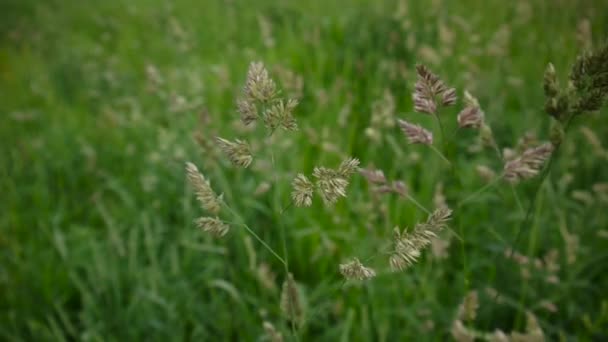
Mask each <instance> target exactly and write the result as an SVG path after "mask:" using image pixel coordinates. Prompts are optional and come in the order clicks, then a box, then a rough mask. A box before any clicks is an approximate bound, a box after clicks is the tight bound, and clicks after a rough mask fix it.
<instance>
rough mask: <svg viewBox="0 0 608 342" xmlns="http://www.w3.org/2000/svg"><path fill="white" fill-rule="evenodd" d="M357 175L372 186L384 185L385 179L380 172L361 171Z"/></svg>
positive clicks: (372, 170)
mask: <svg viewBox="0 0 608 342" xmlns="http://www.w3.org/2000/svg"><path fill="white" fill-rule="evenodd" d="M359 173H361V175H363V177H365V179H367V181H368V182H370V183H374V184H385V183H386V177H385V176H384V172H383V171H382V170H374V169H361V170H359Z"/></svg>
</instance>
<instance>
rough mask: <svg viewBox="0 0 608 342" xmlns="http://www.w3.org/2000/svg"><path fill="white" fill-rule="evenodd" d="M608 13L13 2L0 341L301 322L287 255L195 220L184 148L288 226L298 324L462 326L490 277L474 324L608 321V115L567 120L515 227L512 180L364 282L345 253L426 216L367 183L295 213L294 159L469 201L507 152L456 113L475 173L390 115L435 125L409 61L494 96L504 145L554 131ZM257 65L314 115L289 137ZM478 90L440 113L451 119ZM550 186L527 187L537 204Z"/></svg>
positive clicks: (6, 63) (153, 336)
mask: <svg viewBox="0 0 608 342" xmlns="http://www.w3.org/2000/svg"><path fill="white" fill-rule="evenodd" d="M607 32H608V4H607V3H606V2H605V1H602V0H551V1H549V0H547V1H540V0H539V1H524V0H513V1H498V0H484V1H479V0H471V1H458V2H457V1H447V0H444V1H440V0H434V1H401V2H400V1H362V0H354V1H353V0H350V1H345V0H336V1H320V0H311V1H276V2H274V1H268V0H259V1H244V0H243V1H241V0H233V1H229V0H226V1H213V0H207V1H192V0H177V1H165V2H163V1H149V0H129V1H125V0H107V1H100V2H91V1H73V0H66V1H58V0H48V1H33V0H25V1H16V0H3V1H0V41H1V45H0V110H1V113H0V141H1V143H0V190H1V191H0V339H2V340H7V341H21V340H33V341H44V340H58V341H61V340H86V341H89V340H91V341H125V340H127V341H128V340H160V341H167V340H211V341H215V340H245V341H255V340H266V337H265V336H264V330H263V328H262V322H264V321H269V322H272V323H273V324H274V325H275V326H276V328H277V329H278V330H280V331H282V333H283V335H284V337H285V339H286V340H292V339H294V336H292V335H291V332H290V329H289V327H288V325H287V324H286V323H285V322H284V320H283V319H282V317H281V314H280V310H279V298H280V286H281V283H282V281H283V279H284V278H285V274H284V272H283V271H282V267H281V265H280V264H279V263H277V262H276V260H275V259H273V257H272V256H271V255H270V254H269V253H267V252H266V250H264V249H263V248H262V247H260V245H259V244H257V242H256V241H255V240H252V239H251V237H249V236H248V235H247V234H246V233H245V232H244V231H242V229H240V228H239V227H238V226H237V227H232V231H231V233H230V234H229V235H228V236H227V237H225V238H224V239H221V240H217V239H213V238H211V237H209V236H207V235H206V234H203V233H202V232H200V231H198V230H197V229H196V228H195V226H194V224H193V220H194V219H195V218H196V217H198V216H200V215H201V210H200V208H199V207H198V204H197V203H196V202H195V199H194V196H193V194H192V191H191V189H190V188H189V187H188V186H187V184H186V182H185V175H184V162H185V161H192V162H194V163H196V164H197V165H198V166H199V168H200V169H201V171H202V172H203V173H204V174H205V175H206V176H207V177H208V178H209V179H210V180H211V184H212V185H213V186H214V189H215V190H216V191H217V192H219V193H224V196H225V200H226V202H227V203H229V204H230V205H231V206H232V207H233V208H234V209H235V210H236V211H238V212H239V213H240V215H241V216H242V217H243V218H244V219H245V221H246V222H247V223H248V224H249V225H250V226H251V227H252V228H253V229H254V230H256V232H257V233H258V234H259V235H260V236H262V237H263V238H264V239H265V240H266V241H268V243H269V244H270V245H271V246H273V247H274V248H276V249H277V250H281V247H280V246H281V242H280V237H279V229H278V227H279V226H280V225H283V226H284V227H286V230H287V242H288V246H289V262H290V271H291V272H292V273H293V274H294V277H295V279H296V281H297V282H298V284H299V286H300V290H301V292H302V297H303V300H304V302H305V306H306V322H305V324H304V325H303V326H302V327H301V328H300V329H299V331H298V337H299V339H300V340H327V341H336V340H344V341H349V340H353V341H358V340H380V341H395V340H412V341H418V340H446V339H450V338H451V337H450V336H451V335H450V327H451V324H452V321H453V320H454V318H455V315H456V312H457V309H458V305H459V304H460V302H461V301H462V299H463V297H464V296H465V295H466V294H467V293H468V292H469V291H472V290H476V291H478V294H479V301H480V308H479V312H478V317H477V319H476V320H475V322H474V323H473V324H472V325H471V327H472V328H473V327H474V328H475V329H477V330H479V331H484V332H492V331H494V330H495V329H501V330H503V331H505V332H506V333H508V332H510V331H512V330H518V331H521V330H523V329H524V327H525V313H526V312H533V313H534V314H535V315H536V317H537V318H538V320H539V322H540V324H541V326H542V328H543V330H544V332H545V335H546V337H547V339H548V340H558V339H564V340H577V339H578V340H582V341H585V340H596V341H599V340H604V339H608V328H607V327H608V298H607V297H606V293H607V290H608V278H607V277H606V272H607V271H608V269H607V266H606V265H607V261H608V260H607V258H608V254H607V251H608V249H607V247H608V230H606V229H607V228H608V217H607V215H606V207H607V205H608V203H607V201H606V197H607V196H608V191H607V190H606V182H608V167H607V166H606V162H607V160H608V151H607V150H605V149H604V147H603V146H608V145H607V144H608V142H607V141H606V135H607V133H608V127H607V126H606V123H607V119H606V114H608V113H607V111H606V110H603V111H602V112H601V113H594V114H590V115H587V116H585V117H582V118H579V119H577V120H576V121H575V122H574V123H573V125H572V126H571V127H570V129H569V132H568V135H567V141H566V143H565V144H564V145H563V147H562V149H561V150H560V153H559V155H558V157H557V160H556V161H555V163H554V165H553V167H552V169H551V173H550V175H549V177H548V178H547V180H546V181H545V182H544V183H543V184H542V186H541V188H540V191H539V196H538V201H537V205H536V206H535V207H534V214H533V220H531V222H529V224H527V225H525V226H524V227H522V228H523V233H522V236H521V239H519V240H518V243H517V244H516V245H513V243H514V242H513V241H514V239H515V236H516V235H517V231H518V229H519V226H520V224H521V222H522V220H523V217H524V214H523V213H522V211H521V210H520V208H519V207H518V205H517V202H516V197H515V196H514V195H513V192H512V191H511V189H510V187H509V186H508V185H505V184H499V185H498V186H497V187H496V188H495V189H493V190H492V191H488V192H487V193H484V194H483V195H481V196H480V198H478V199H476V200H475V201H472V203H469V204H468V205H466V206H463V207H460V208H454V209H455V212H454V222H453V225H452V229H453V230H454V231H455V232H457V234H458V237H456V236H455V235H454V234H449V233H447V234H446V235H445V236H443V237H442V241H444V242H445V243H444V244H438V245H437V246H434V248H433V251H427V253H425V255H424V257H423V258H422V260H421V261H420V262H419V263H418V264H417V265H415V266H414V267H412V268H410V269H408V270H406V271H405V272H402V273H396V274H393V273H390V272H388V271H387V266H386V262H385V260H382V258H381V257H378V258H374V259H372V260H370V264H371V265H372V266H374V267H375V268H376V269H377V271H378V273H379V276H378V277H377V278H375V279H373V280H371V281H370V282H368V283H367V284H365V285H360V284H351V283H347V284H344V283H343V282H342V280H341V279H340V276H339V273H338V265H339V264H340V263H341V262H344V261H345V260H347V259H348V258H350V257H353V256H356V257H359V258H360V259H361V260H364V259H365V260H367V257H368V256H370V255H375V253H377V252H378V251H380V250H381V248H382V247H383V246H385V245H386V243H388V242H390V237H391V231H392V228H393V227H394V226H400V227H404V226H412V225H413V224H414V223H415V222H417V221H419V220H422V219H424V217H425V215H424V213H423V212H420V211H419V210H418V209H417V208H416V207H415V206H413V205H412V204H411V203H410V202H408V201H405V200H403V199H399V198H396V197H394V196H393V197H390V196H389V197H383V198H377V197H375V196H373V194H371V193H370V191H369V187H368V185H367V184H366V182H365V181H364V179H362V177H355V179H354V180H353V182H352V184H351V186H350V187H349V194H348V197H347V198H346V199H343V200H341V201H340V202H339V203H338V204H337V205H336V206H335V207H334V208H324V207H323V205H322V204H321V203H320V201H318V199H317V201H316V203H315V204H314V205H313V206H312V207H311V208H305V209H301V208H297V209H294V208H291V209H290V210H289V211H287V212H286V213H285V214H283V215H281V212H280V209H281V206H282V204H283V203H284V201H285V200H287V199H288V196H289V194H290V191H291V189H290V182H291V179H293V177H294V176H295V174H296V173H298V172H305V173H310V172H311V170H312V168H313V167H314V166H317V165H327V166H330V167H334V166H337V165H338V164H339V162H340V161H341V160H342V159H343V158H344V157H345V156H354V157H357V158H359V159H360V160H361V162H362V166H365V167H372V166H373V167H376V168H380V169H382V170H384V172H385V174H386V176H387V177H388V178H390V179H400V180H403V181H404V182H405V183H406V184H407V185H408V187H409V189H410V191H411V193H412V195H413V196H415V197H416V198H417V199H418V200H419V201H420V202H421V203H423V205H425V206H426V207H428V208H432V207H433V206H434V203H437V200H438V199H437V197H438V194H439V195H441V194H443V195H444V197H445V200H446V201H447V203H448V205H450V206H454V205H456V204H457V203H458V200H459V199H462V198H464V197H466V195H468V194H470V193H472V192H474V190H475V189H477V188H480V187H482V186H483V185H484V181H483V180H482V179H481V178H480V177H479V176H478V175H477V173H476V171H475V167H476V166H477V165H481V164H483V165H488V166H490V167H491V168H493V169H494V170H500V168H501V167H502V162H501V161H499V160H497V158H496V156H495V155H494V154H493V152H492V151H482V152H478V153H472V152H471V151H470V150H471V147H472V146H473V145H474V144H475V141H476V133H475V132H473V131H464V132H458V134H456V135H454V136H453V138H452V140H450V142H449V146H447V153H448V156H449V157H450V158H451V159H452V160H453V163H454V166H455V170H457V173H455V174H454V173H452V172H451V169H450V168H446V167H445V164H443V162H442V161H441V160H440V159H438V158H437V156H435V155H434V154H433V153H431V152H430V151H429V150H428V149H425V148H424V147H420V146H414V145H408V144H407V142H406V140H405V138H404V137H403V136H402V135H401V133H400V132H399V131H398V129H397V128H395V127H392V126H391V125H390V124H387V125H383V124H381V123H380V124H379V123H378V122H376V121H375V120H373V119H372V118H373V117H374V113H377V112H378V111H382V110H385V111H387V112H388V116H389V117H390V118H393V119H394V118H405V119H408V120H410V121H416V122H420V123H422V124H423V125H425V126H427V127H433V124H434V122H433V121H432V120H431V119H430V118H429V117H426V116H424V115H423V114H418V113H414V112H413V109H412V101H411V92H412V90H413V84H414V82H415V72H414V65H415V64H416V63H424V64H426V65H428V66H429V67H430V68H431V69H432V70H433V71H434V72H436V73H437V74H439V75H440V76H441V77H442V79H443V80H444V81H445V82H446V83H448V84H449V85H451V86H454V87H456V88H457V89H458V94H459V96H460V97H462V92H463V91H464V90H465V89H468V90H469V91H470V92H471V93H473V94H474V95H475V96H476V97H477V98H478V99H479V102H480V104H481V106H482V108H483V109H484V111H485V113H486V119H487V122H488V123H489V124H490V125H491V126H492V129H493V131H494V134H495V137H496V140H497V142H498V144H499V145H500V146H501V147H514V146H516V145H517V142H518V140H519V139H520V138H521V137H523V136H524V135H525V134H526V133H528V132H532V133H534V134H535V135H536V136H538V139H539V140H547V139H548V126H549V122H550V120H549V117H548V115H546V114H545V113H544V111H543V106H544V96H543V90H542V77H543V72H544V69H545V67H546V65H547V63H548V62H552V63H553V64H554V65H555V67H556V69H557V72H558V75H559V77H560V80H561V81H562V82H563V83H565V82H567V75H568V72H569V68H570V65H571V64H572V63H573V62H574V60H575V58H576V56H577V55H578V54H580V53H581V52H582V51H584V50H587V49H590V48H593V47H594V46H597V45H598V44H601V43H602V42H604V41H605V39H606V33H607ZM258 60H259V61H263V62H264V63H265V64H266V66H267V67H268V69H269V71H270V74H271V76H272V77H273V78H275V79H276V80H277V82H278V83H279V85H280V86H281V88H282V89H283V91H284V92H283V94H287V95H289V96H293V97H298V98H300V99H301V103H300V105H299V106H298V108H297V110H296V113H295V115H296V117H297V119H298V122H299V125H300V131H298V132H296V133H286V132H281V133H279V134H277V135H275V136H273V137H272V138H268V137H267V135H266V134H265V133H264V132H262V131H261V130H255V131H251V130H246V129H244V128H243V127H242V126H241V125H239V124H238V118H239V115H238V113H237V112H236V108H235V100H236V98H237V97H238V96H239V95H240V94H241V91H242V86H243V84H244V82H245V77H246V71H247V68H248V65H249V63H250V62H251V61H258ZM460 107H461V106H460V104H459V105H458V106H456V107H455V108H450V109H447V110H446V111H445V112H443V113H442V115H443V116H445V122H446V123H447V126H448V127H447V128H446V130H447V131H448V132H452V131H454V129H455V128H456V127H457V126H456V122H455V116H456V114H457V113H458V109H459V108H460ZM216 135H221V136H222V137H227V138H234V137H247V139H249V140H250V141H251V142H252V145H253V146H254V149H255V150H256V151H257V152H259V158H257V157H256V162H255V165H254V166H253V167H252V168H251V169H248V170H237V169H234V168H233V167H231V166H230V165H229V163H228V162H227V161H226V159H225V158H224V157H223V156H221V155H219V154H218V151H217V149H216V148H215V147H214V146H213V137H215V136H216ZM602 144H603V145H602ZM269 151H273V153H274V155H275V163H274V164H270V158H269V156H270V154H269ZM275 179H276V180H277V181H278V182H277V183H276V184H275V182H274V180H275ZM535 185H536V181H535V180H532V181H530V182H525V183H524V184H522V185H520V186H518V187H517V188H516V190H515V191H516V193H517V194H519V196H520V197H521V199H522V202H523V206H524V207H525V208H527V207H528V206H529V201H530V198H532V197H533V196H532V195H533V193H534V188H535ZM441 190H442V191H441ZM435 247H436V248H437V250H435ZM509 248H513V249H514V250H516V251H517V252H518V253H519V254H520V255H522V256H526V257H527V258H528V259H527V260H528V262H527V264H526V263H525V262H521V260H520V263H517V262H515V261H514V260H510V259H508V258H506V257H504V255H505V251H506V250H508V249H509ZM519 254H518V255H519ZM552 255H553V257H555V259H551V260H548V259H550V258H551V256H552ZM536 260H538V261H536ZM553 264H557V267H558V269H555V268H551V267H548V266H549V265H553ZM496 291H497V292H498V293H499V294H500V297H499V298H500V299H501V300H495V299H496V297H495V296H494V295H493V293H495V292H496Z"/></svg>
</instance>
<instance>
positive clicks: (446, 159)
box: [429, 145, 452, 167]
mask: <svg viewBox="0 0 608 342" xmlns="http://www.w3.org/2000/svg"><path fill="white" fill-rule="evenodd" d="M429 147H430V148H431V150H433V152H435V153H436V154H437V155H438V156H439V157H441V159H442V160H443V161H445V162H446V163H447V164H448V165H449V166H450V167H451V166H452V162H450V160H449V159H448V158H447V157H446V156H445V155H444V154H443V153H441V151H439V150H438V149H437V148H436V147H435V146H433V145H429Z"/></svg>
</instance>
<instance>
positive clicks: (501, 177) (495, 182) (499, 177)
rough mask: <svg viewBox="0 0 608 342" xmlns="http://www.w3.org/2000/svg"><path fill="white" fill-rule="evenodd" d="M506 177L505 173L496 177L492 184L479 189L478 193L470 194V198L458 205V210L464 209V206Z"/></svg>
mask: <svg viewBox="0 0 608 342" xmlns="http://www.w3.org/2000/svg"><path fill="white" fill-rule="evenodd" d="M504 176H505V175H504V173H501V174H500V175H498V176H496V178H494V179H493V180H492V181H491V182H489V183H488V184H486V185H484V186H483V187H481V188H479V189H478V190H477V191H475V192H474V193H472V194H470V195H469V196H467V197H465V199H463V200H462V201H460V203H458V205H457V207H458V208H460V207H462V206H463V205H465V203H467V202H469V201H471V200H472V199H475V197H477V196H479V195H480V194H482V193H483V192H484V191H486V190H488V189H489V188H491V187H493V186H495V185H496V184H497V183H498V182H500V181H501V180H502V179H503V178H504Z"/></svg>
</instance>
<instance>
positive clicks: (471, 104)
mask: <svg viewBox="0 0 608 342" xmlns="http://www.w3.org/2000/svg"><path fill="white" fill-rule="evenodd" d="M464 99H465V103H466V107H464V109H463V110H461V111H460V113H458V126H459V127H462V128H480V127H481V125H482V124H483V119H484V113H483V111H482V110H481V108H480V107H479V102H478V101H477V99H476V98H475V97H473V95H471V94H470V93H469V92H468V91H466V90H465V92H464Z"/></svg>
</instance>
